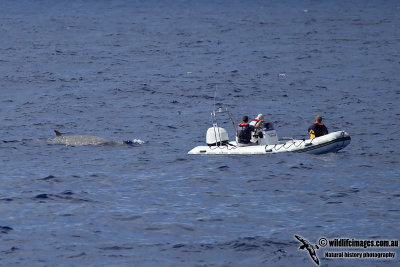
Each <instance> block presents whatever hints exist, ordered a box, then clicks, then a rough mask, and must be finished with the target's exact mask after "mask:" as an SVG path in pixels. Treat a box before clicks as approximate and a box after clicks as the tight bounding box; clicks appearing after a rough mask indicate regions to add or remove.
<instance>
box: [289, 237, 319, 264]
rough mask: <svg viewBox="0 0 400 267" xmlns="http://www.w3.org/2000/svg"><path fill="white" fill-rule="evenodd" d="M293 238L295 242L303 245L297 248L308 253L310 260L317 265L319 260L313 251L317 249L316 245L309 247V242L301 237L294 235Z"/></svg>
mask: <svg viewBox="0 0 400 267" xmlns="http://www.w3.org/2000/svg"><path fill="white" fill-rule="evenodd" d="M294 236H295V237H296V238H297V240H299V241H300V242H301V243H303V245H301V246H300V247H299V249H303V250H305V249H307V250H308V253H309V254H310V257H311V259H313V261H314V262H315V263H316V264H317V265H319V259H318V257H317V254H316V253H315V250H316V249H319V247H318V246H317V245H315V246H313V245H311V243H310V242H308V241H307V240H305V239H304V238H302V237H301V236H298V235H294Z"/></svg>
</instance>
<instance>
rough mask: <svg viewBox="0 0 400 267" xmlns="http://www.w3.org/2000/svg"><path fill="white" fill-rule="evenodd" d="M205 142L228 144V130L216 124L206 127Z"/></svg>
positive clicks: (209, 144) (219, 144) (214, 144)
mask: <svg viewBox="0 0 400 267" xmlns="http://www.w3.org/2000/svg"><path fill="white" fill-rule="evenodd" d="M206 142H207V145H208V146H221V145H227V144H229V136H228V132H227V131H226V130H225V129H224V128H222V127H218V126H217V125H216V124H214V125H213V127H211V128H208V130H207V136H206Z"/></svg>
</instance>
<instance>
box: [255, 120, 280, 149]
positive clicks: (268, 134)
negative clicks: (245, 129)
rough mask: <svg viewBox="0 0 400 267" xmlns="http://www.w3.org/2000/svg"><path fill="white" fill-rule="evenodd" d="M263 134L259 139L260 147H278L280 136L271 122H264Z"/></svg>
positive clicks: (262, 126)
mask: <svg viewBox="0 0 400 267" xmlns="http://www.w3.org/2000/svg"><path fill="white" fill-rule="evenodd" d="M261 133H262V135H260V134H259V137H258V144H259V145H263V146H266V145H276V144H278V134H277V132H276V131H275V129H274V125H273V124H272V123H271V122H264V123H263V124H262V125H261Z"/></svg>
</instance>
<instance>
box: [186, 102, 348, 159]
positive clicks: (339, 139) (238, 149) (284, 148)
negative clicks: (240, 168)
mask: <svg viewBox="0 0 400 267" xmlns="http://www.w3.org/2000/svg"><path fill="white" fill-rule="evenodd" d="M221 113H225V114H228V116H229V119H230V120H231V121H232V123H233V125H235V123H234V122H233V120H232V117H231V115H230V112H229V111H228V110H227V109H226V110H222V109H221V108H220V109H219V110H217V111H213V112H212V113H211V116H212V119H213V126H212V127H211V128H209V129H208V130H207V136H206V143H207V145H206V146H197V147H195V148H193V149H192V150H190V151H189V152H188V154H195V155H199V154H200V155H219V154H271V153H279V152H296V153H311V154H324V153H330V152H337V151H339V150H341V149H343V148H345V147H346V146H347V145H348V144H350V140H351V138H350V135H349V134H348V133H347V132H345V131H336V132H333V133H330V134H326V135H324V136H320V137H316V138H313V139H307V140H306V139H303V140H295V139H290V140H289V139H285V140H278V134H277V132H276V130H275V129H274V127H273V125H272V124H271V123H263V125H262V128H261V129H260V130H259V132H258V136H257V139H258V140H257V143H256V144H252V145H248V146H238V143H237V141H229V136H228V132H227V131H226V130H225V129H224V128H222V127H219V126H218V123H217V121H216V116H217V114H221Z"/></svg>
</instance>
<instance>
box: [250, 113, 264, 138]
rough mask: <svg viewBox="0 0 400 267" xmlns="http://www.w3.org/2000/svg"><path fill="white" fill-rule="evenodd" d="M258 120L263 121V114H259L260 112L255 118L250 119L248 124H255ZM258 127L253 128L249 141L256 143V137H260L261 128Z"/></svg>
mask: <svg viewBox="0 0 400 267" xmlns="http://www.w3.org/2000/svg"><path fill="white" fill-rule="evenodd" d="M259 121H262V122H264V115H263V114H261V113H260V114H258V115H257V118H255V119H254V120H252V121H251V122H250V123H249V124H250V125H251V126H256V125H257V123H258V122H259ZM260 128H261V127H260ZM260 128H258V129H255V130H254V131H253V132H252V136H251V139H250V142H252V143H257V142H258V138H262V132H261V129H260Z"/></svg>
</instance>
